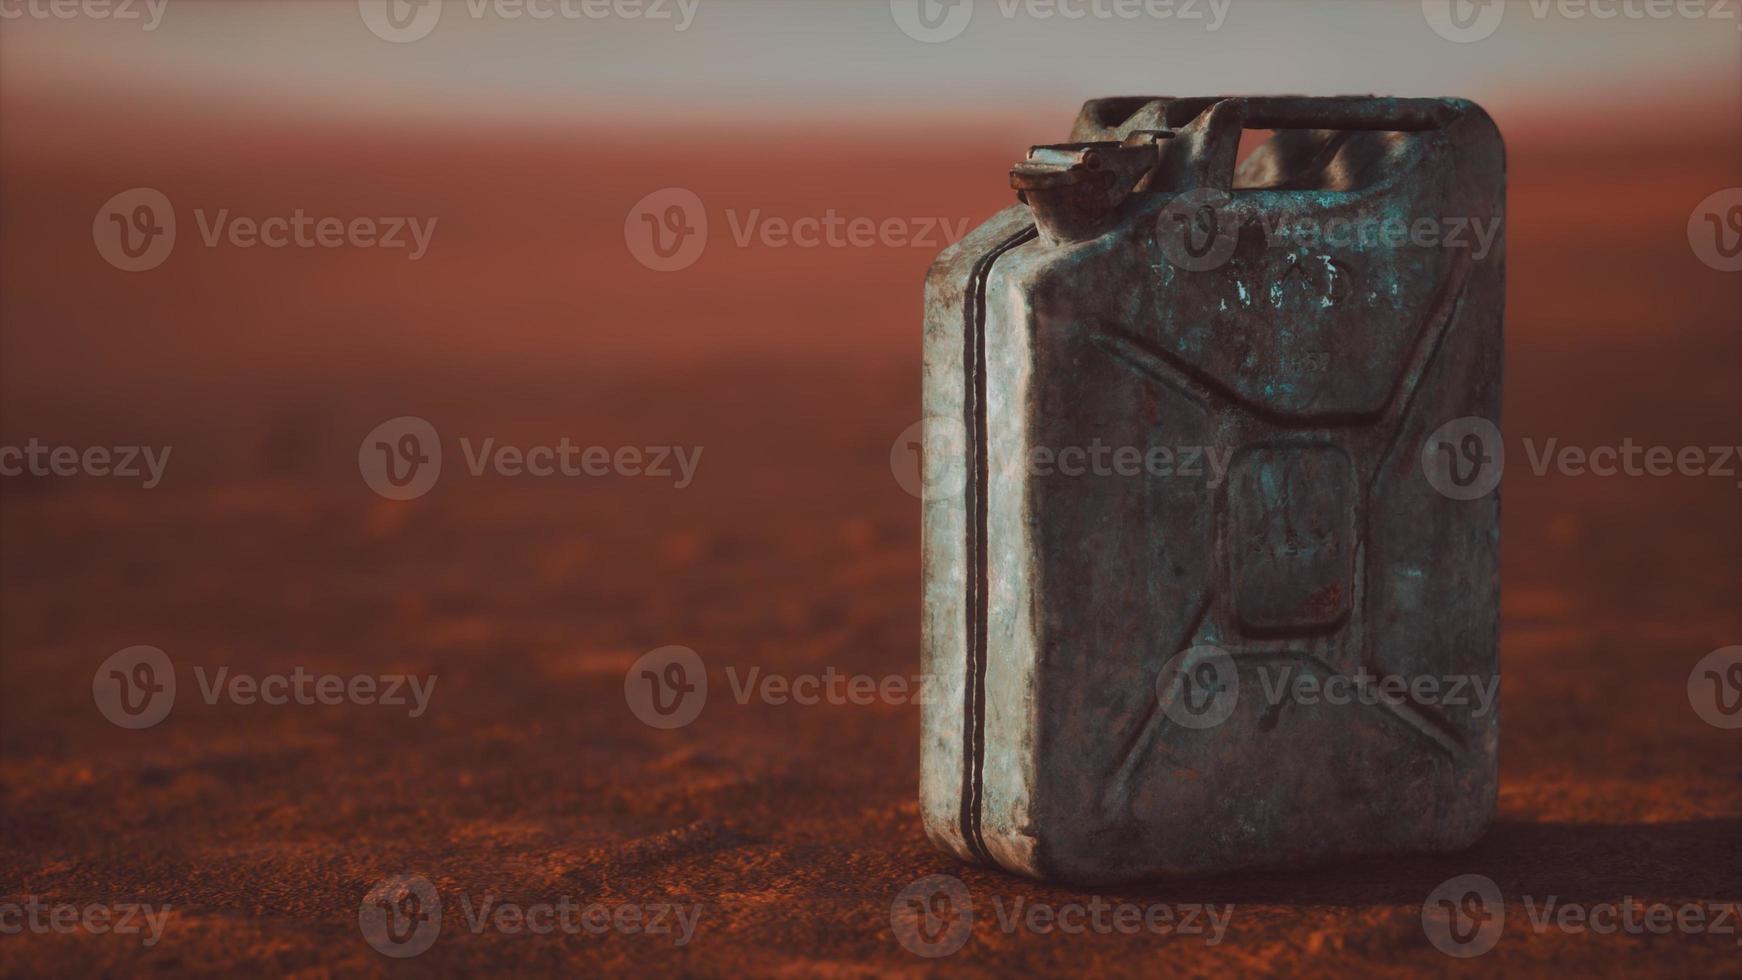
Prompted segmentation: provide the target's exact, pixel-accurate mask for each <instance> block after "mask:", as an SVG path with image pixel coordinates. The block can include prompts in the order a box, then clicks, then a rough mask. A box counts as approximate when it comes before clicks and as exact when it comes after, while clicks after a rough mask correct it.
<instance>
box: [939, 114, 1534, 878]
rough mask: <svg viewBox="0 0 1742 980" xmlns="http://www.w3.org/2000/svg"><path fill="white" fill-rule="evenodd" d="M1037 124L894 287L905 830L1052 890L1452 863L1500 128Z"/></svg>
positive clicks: (1243, 117)
mask: <svg viewBox="0 0 1742 980" xmlns="http://www.w3.org/2000/svg"><path fill="white" fill-rule="evenodd" d="M1247 130H1269V131H1271V135H1270V136H1269V138H1268V139H1267V141H1266V142H1264V143H1262V144H1261V145H1260V146H1258V148H1257V149H1255V150H1253V151H1252V152H1251V154H1250V155H1249V156H1248V157H1247V159H1246V160H1245V161H1244V162H1243V163H1241V164H1240V165H1239V166H1238V168H1237V167H1236V160H1237V157H1238V154H1239V150H1240V143H1241V134H1242V132H1244V131H1247ZM1071 140H1072V142H1069V143H1064V144H1056V145H1047V146H1037V147H1034V148H1033V149H1032V150H1031V151H1030V153H1029V155H1028V158H1027V159H1026V160H1024V161H1023V162H1021V163H1019V164H1018V165H1017V166H1016V167H1015V169H1014V170H1013V171H1012V173H1011V183H1012V185H1013V186H1014V187H1015V188H1016V190H1017V192H1018V201H1019V203H1017V204H1015V205H1013V206H1011V207H1009V208H1007V209H1006V210H1004V211H1002V212H1000V213H999V214H997V215H995V216H994V217H993V218H991V219H990V220H988V221H987V222H986V223H985V224H984V225H982V226H980V228H979V229H977V230H976V231H974V232H973V233H972V234H970V235H969V236H967V237H966V238H965V239H963V240H962V241H961V242H959V243H957V244H956V245H954V246H952V247H951V248H949V249H948V250H946V251H945V252H944V253H943V254H942V255H941V256H940V257H939V258H938V260H937V262H936V263H935V265H934V266H933V268H932V270H931V273H930V275H929V277H928V281H927V286H926V321H925V414H926V419H927V422H926V489H927V492H926V499H925V503H924V511H925V515H924V552H925V557H924V562H925V567H924V578H925V589H924V610H923V613H924V626H923V629H924V661H925V668H924V669H925V671H926V673H927V675H928V680H929V682H930V684H931V691H930V694H929V696H928V698H927V699H926V701H927V703H926V706H925V708H924V715H923V749H922V776H921V792H920V798H921V812H922V814H923V818H924V822H925V828H926V832H927V834H928V835H929V836H930V837H931V839H932V840H933V841H934V842H936V844H937V845H938V846H939V847H941V848H943V849H944V850H946V851H949V852H950V853H953V854H955V855H957V856H959V857H961V858H963V859H965V860H969V861H975V862H980V863H984V864H988V865H994V866H998V867H1002V868H1005V869H1008V870H1010V871H1013V872H1018V873H1021V874H1026V875H1031V876H1034V877H1038V878H1043V879H1050V880H1059V881H1067V882H1076V883H1084V884H1090V883H1115V882H1120V881H1127V880H1136V879H1144V878H1151V877H1157V876H1165V875H1185V874H1200V873H1211V872H1220V871H1226V870H1232V869H1238V868H1253V867H1290V866H1301V865H1308V864H1312V863H1315V862H1323V861H1327V860H1331V859H1334V858H1338V857H1346V856H1352V855H1359V854H1376V853H1393V852H1403V851H1441V850H1451V849H1456V848H1460V847H1463V846H1466V845H1468V844H1470V843H1471V842H1473V841H1474V840H1475V839H1476V838H1477V837H1478V836H1479V835H1480V834H1481V833H1482V831H1483V829H1484V828H1485V826H1486V825H1487V823H1488V821H1489V819H1490V816H1491V814H1492V812H1493V808H1494V801H1495V783H1496V773H1497V747H1498V738H1499V724H1498V713H1497V712H1498V704H1497V690H1498V678H1499V659H1498V649H1497V648H1498V622H1499V580H1498V559H1499V494H1498V490H1497V487H1496V486H1495V484H1497V482H1498V469H1499V463H1498V453H1499V452H1500V444H1499V441H1498V430H1497V428H1495V427H1496V426H1497V425H1498V423H1499V408H1500V371H1501V313H1502V305H1503V304H1502V299H1503V289H1504V276H1503V270H1504V265H1505V238H1504V233H1503V231H1502V221H1503V218H1504V207H1505V155H1504V147H1503V144H1502V142H1501V139H1500V135H1499V132H1498V130H1497V129H1496V128H1495V126H1494V124H1493V123H1492V121H1491V120H1490V119H1489V118H1488V116H1487V114H1485V113H1484V112H1483V111H1482V110H1481V109H1480V108H1478V107H1477V106H1475V105H1473V104H1471V103H1469V102H1464V101H1459V100H1452V99H1384V98H1366V97H1339V98H1304V97H1281V98H1220V99H1218V98H1191V99H1168V98H1148V97H1141V98H1114V99H1100V100H1094V101H1091V102H1089V103H1088V104H1087V105H1086V106H1084V108H1083V110H1082V113H1081V115H1080V116H1079V118H1078V119H1077V122H1076V126H1075V129H1074V131H1073V132H1072V134H1071ZM1339 692H1340V693H1339Z"/></svg>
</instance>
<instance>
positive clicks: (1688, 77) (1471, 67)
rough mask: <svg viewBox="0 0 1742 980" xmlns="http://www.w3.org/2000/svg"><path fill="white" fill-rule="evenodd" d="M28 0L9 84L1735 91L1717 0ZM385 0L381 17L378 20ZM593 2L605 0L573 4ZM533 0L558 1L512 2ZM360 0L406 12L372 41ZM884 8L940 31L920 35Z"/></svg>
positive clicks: (816, 99)
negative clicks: (1661, 14) (71, 2)
mask: <svg viewBox="0 0 1742 980" xmlns="http://www.w3.org/2000/svg"><path fill="white" fill-rule="evenodd" d="M49 2H50V0H0V11H4V12H6V13H7V14H8V15H9V19H6V20H4V21H0V83H3V84H0V89H3V90H4V92H5V94H6V95H10V96H11V97H14V98H18V97H29V95H30V94H31V93H36V92H41V91H43V88H44V87H45V86H49V87H54V88H58V89H62V90H82V91H85V92H93V91H94V92H99V93H100V92H112V93H115V94H116V95H117V97H119V98H124V99H141V98H155V97H162V98H166V99H177V100H184V99H190V98H191V99H211V100H215V101H222V100H244V101H246V102H247V103H250V104H261V103H265V104H272V103H274V102H282V103H284V104H285V105H286V107H287V108H298V109H303V110H314V111H340V112H357V113H363V114H368V115H376V114H382V113H386V114H392V115H400V116H411V115H421V114H426V113H431V114H438V115H441V116H444V117H448V118H453V117H454V116H455V115H460V116H465V115H476V116H479V117H490V118H513V117H518V116H532V117H546V118H548V117H553V116H554V117H559V118H560V117H567V116H575V117H596V116H599V115H617V114H621V115H628V116H636V115H644V114H646V113H649V112H656V113H657V114H658V115H659V116H660V117H661V118H677V117H682V116H685V115H692V116H695V117H698V118H710V117H730V118H734V119H742V118H746V117H750V118H754V117H755V116H757V115H759V114H768V113H779V114H781V115H783V116H785V117H790V116H791V115H793V114H794V113H802V114H807V115H819V116H820V115H827V114H832V113H836V112H851V113H853V114H856V115H872V116H878V115H886V116H900V117H903V118H913V117H915V116H920V115H927V116H932V115H935V116H940V117H944V118H959V117H961V116H963V115H964V114H968V113H983V112H986V111H999V110H1000V109H1001V108H1003V107H1011V108H1014V109H1020V108H1021V107H1023V106H1028V107H1029V108H1031V109H1032V107H1033V106H1034V105H1035V104H1036V103H1041V104H1052V103H1061V104H1069V105H1074V104H1076V103H1077V102H1079V101H1080V100H1081V99H1082V98H1083V97H1085V96H1087V95H1094V94H1129V93H1161V94H1174V95H1187V94H1213V93H1220V92H1257V91H1266V92H1270V91H1274V92H1292V91H1304V92H1310V93H1314V94H1329V93H1345V92H1347V93H1357V92H1359V93H1365V92H1382V93H1394V94H1402V95H1463V96H1468V97H1472V98H1476V99H1478V100H1481V101H1483V102H1485V103H1488V104H1491V105H1498V106H1502V107H1516V106H1523V105H1540V104H1563V103H1565V102H1566V101H1568V100H1582V101H1588V102H1591V103H1593V104H1594V105H1600V104H1601V103H1603V102H1613V103H1626V104H1628V105H1630V106H1632V107H1635V109H1637V107H1640V106H1647V105H1651V104H1657V103H1660V102H1663V101H1672V102H1677V103H1687V102H1690V101H1699V102H1704V103H1707V104H1717V105H1735V104H1736V102H1737V100H1738V93H1739V92H1742V31H1739V30H1738V27H1739V26H1742V25H1739V24H1738V21H1737V20H1736V19H1735V14H1734V9H1735V6H1736V5H1735V4H1734V3H1731V4H1729V5H1728V6H1726V7H1719V6H1718V0H1710V4H1711V7H1712V9H1713V10H1714V11H1716V12H1717V13H1718V14H1723V13H1728V14H1729V16H1728V18H1725V17H1722V16H1704V17H1686V16H1672V17H1669V18H1666V19H1655V18H1651V17H1645V16H1635V15H1638V14H1640V13H1642V12H1643V11H1645V10H1646V9H1647V8H1648V7H1649V6H1650V5H1652V4H1657V3H1662V2H1663V0H1554V2H1552V3H1550V2H1548V0H1515V2H1511V3H1509V4H1507V5H1506V6H1505V7H1504V8H1503V12H1499V11H1491V10H1489V9H1488V8H1486V7H1485V6H1484V5H1482V4H1476V5H1474V6H1468V5H1466V4H1467V0H1454V2H1455V3H1456V4H1458V5H1463V6H1461V7H1460V8H1459V9H1460V10H1461V12H1462V13H1463V14H1465V15H1466V19H1465V20H1463V21H1451V20H1448V19H1447V18H1448V16H1449V14H1451V13H1457V12H1459V11H1458V10H1451V11H1448V9H1447V8H1446V4H1445V3H1444V2H1442V0H1430V2H1429V4H1428V7H1427V8H1426V9H1424V6H1423V4H1422V3H1420V2H1417V0H1396V2H1381V0H1366V2H1361V0H1356V2H1307V0H981V2H979V3H977V4H975V5H974V6H973V7H972V8H967V7H957V8H951V7H949V6H945V5H943V4H942V3H940V0H894V2H893V4H892V3H891V2H890V0H858V2H853V0H812V2H801V0H793V2H774V0H682V3H681V4H680V3H679V0H450V2H448V3H446V4H445V6H443V7H442V8H441V9H440V12H439V13H433V12H431V11H428V10H424V11H421V12H420V10H419V7H418V5H416V4H408V5H404V6H397V5H399V4H402V3H403V0H362V2H361V4H360V3H359V2H357V0H295V2H259V0H254V2H247V3H215V2H213V3H207V2H191V0H132V2H133V3H135V4H136V5H137V6H136V9H137V10H139V11H140V12H141V14H142V15H143V18H142V20H140V21H133V22H122V21H113V20H96V19H93V18H91V17H88V16H80V17H78V18H76V19H72V20H61V19H57V18H55V17H52V16H41V15H40V14H41V11H42V9H43V8H42V7H40V6H33V5H46V4H47V3H49ZM59 2H68V0H59ZM90 2H92V3H96V4H99V5H100V4H101V3H104V2H115V0H90ZM958 2H966V0H958ZM1692 2H1695V3H1698V2H1700V0H1692ZM564 3H567V4H568V7H567V10H566V12H565V10H564V8H563V4H564ZM1436 3H1437V4H1438V8H1437V12H1436V7H1435V4H1436ZM148 4H149V5H150V9H149V10H148V9H147V5H148ZM388 4H391V5H395V6H394V8H393V10H392V11H389V12H391V13H396V14H398V15H399V16H400V17H401V19H400V20H398V21H387V20H383V19H382V18H383V17H385V16H386V13H385V12H384V5H388ZM612 4H617V5H618V6H617V7H616V8H615V9H617V10H618V11H621V12H620V13H617V14H614V15H612V16H609V17H605V18H602V19H600V18H594V17H589V16H587V11H588V9H591V10H593V11H594V12H597V11H598V10H600V9H605V10H610V9H612ZM647 4H658V5H659V8H660V9H659V11H658V12H659V13H663V14H665V15H667V16H666V18H665V19H657V18H654V17H650V16H648V14H649V12H650V11H648V10H647V9H646V8H645V6H644V5H647ZM918 4H926V5H928V6H927V9H926V10H925V11H921V10H919V9H918V8H917V6H916V5H918ZM158 5H162V6H158ZM371 5H373V9H372V7H371ZM528 5H530V8H529V6H528ZM586 5H592V6H590V8H589V7H588V6H586ZM531 8H537V9H541V10H545V11H548V12H550V13H552V14H553V15H554V16H551V17H548V18H546V19H534V18H533V17H531V16H528V15H526V13H522V15H521V16H520V17H518V18H517V17H515V16H513V14H514V13H515V12H516V11H525V10H529V9H531ZM638 9H639V10H640V13H639V14H636V13H635V11H636V10H638ZM970 9H971V13H970V12H969V10H970ZM33 11H34V12H33ZM565 13H566V14H568V15H565ZM922 13H924V14H927V15H929V16H928V19H926V20H920V19H918V18H919V17H920V15H921V14H922ZM1049 13H1050V14H1051V15H1050V16H1048V14H1049ZM1064 13H1073V14H1082V15H1083V16H1077V17H1066V16H1063V14H1064ZM1121 13H1123V14H1125V15H1126V16H1121V15H1120V14H1121ZM1600 14H1609V15H1611V16H1607V17H1602V16H1599V15H1600ZM366 15H369V16H373V17H374V18H375V22H376V23H377V24H386V25H388V27H389V28H391V29H403V30H406V31H408V32H410V33H422V32H424V31H427V33H423V34H422V36H421V37H419V38H418V39H416V40H412V41H409V42H405V43H390V42H389V41H387V40H383V39H382V38H381V37H379V36H377V34H376V33H375V32H373V31H372V30H371V28H370V25H369V23H368V22H367V21H368V19H369V16H366ZM1436 17H1438V18H1439V20H1440V22H1442V23H1448V24H1453V25H1454V26H1455V25H1456V24H1457V23H1463V24H1465V25H1467V27H1466V29H1467V30H1470V31H1472V32H1474V33H1478V34H1480V33H1484V32H1486V31H1488V30H1492V33H1491V34H1489V35H1488V36H1485V37H1483V38H1482V39H1480V40H1475V41H1469V42H1465V43H1459V42H1455V41H1452V40H1448V39H1446V38H1445V37H1443V36H1441V34H1439V33H1436V31H1435V29H1434V27H1433V26H1432V23H1431V22H1433V21H1434V20H1435V18H1436ZM1483 17H1498V18H1499V19H1498V23H1497V24H1494V23H1493V22H1484V21H1483V20H1482V18H1483ZM152 18H156V21H155V28H154V29H152V30H146V29H145V28H146V26H147V25H148V24H149V23H150V22H151V19H152ZM420 18H421V19H420ZM903 19H905V22H906V23H908V24H909V25H910V26H912V25H918V26H917V28H916V29H917V31H918V33H921V34H924V33H925V32H926V31H927V30H931V31H932V32H933V33H932V36H933V37H937V36H940V35H947V36H948V38H949V39H948V40H943V41H940V42H937V43H925V42H922V41H921V40H916V39H915V38H914V37H912V36H910V35H909V34H908V33H904V32H903V30H902V27H901V22H902V21H903ZM686 22H687V24H686ZM393 24H399V25H401V26H400V27H399V28H393V27H392V25H393ZM927 24H930V25H931V27H930V28H928V27H926V25H927ZM406 25H409V26H406ZM680 26H682V27H683V28H684V29H681V30H680V29H679V27H680ZM1466 36H1467V35H1466ZM964 80H966V81H964Z"/></svg>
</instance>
